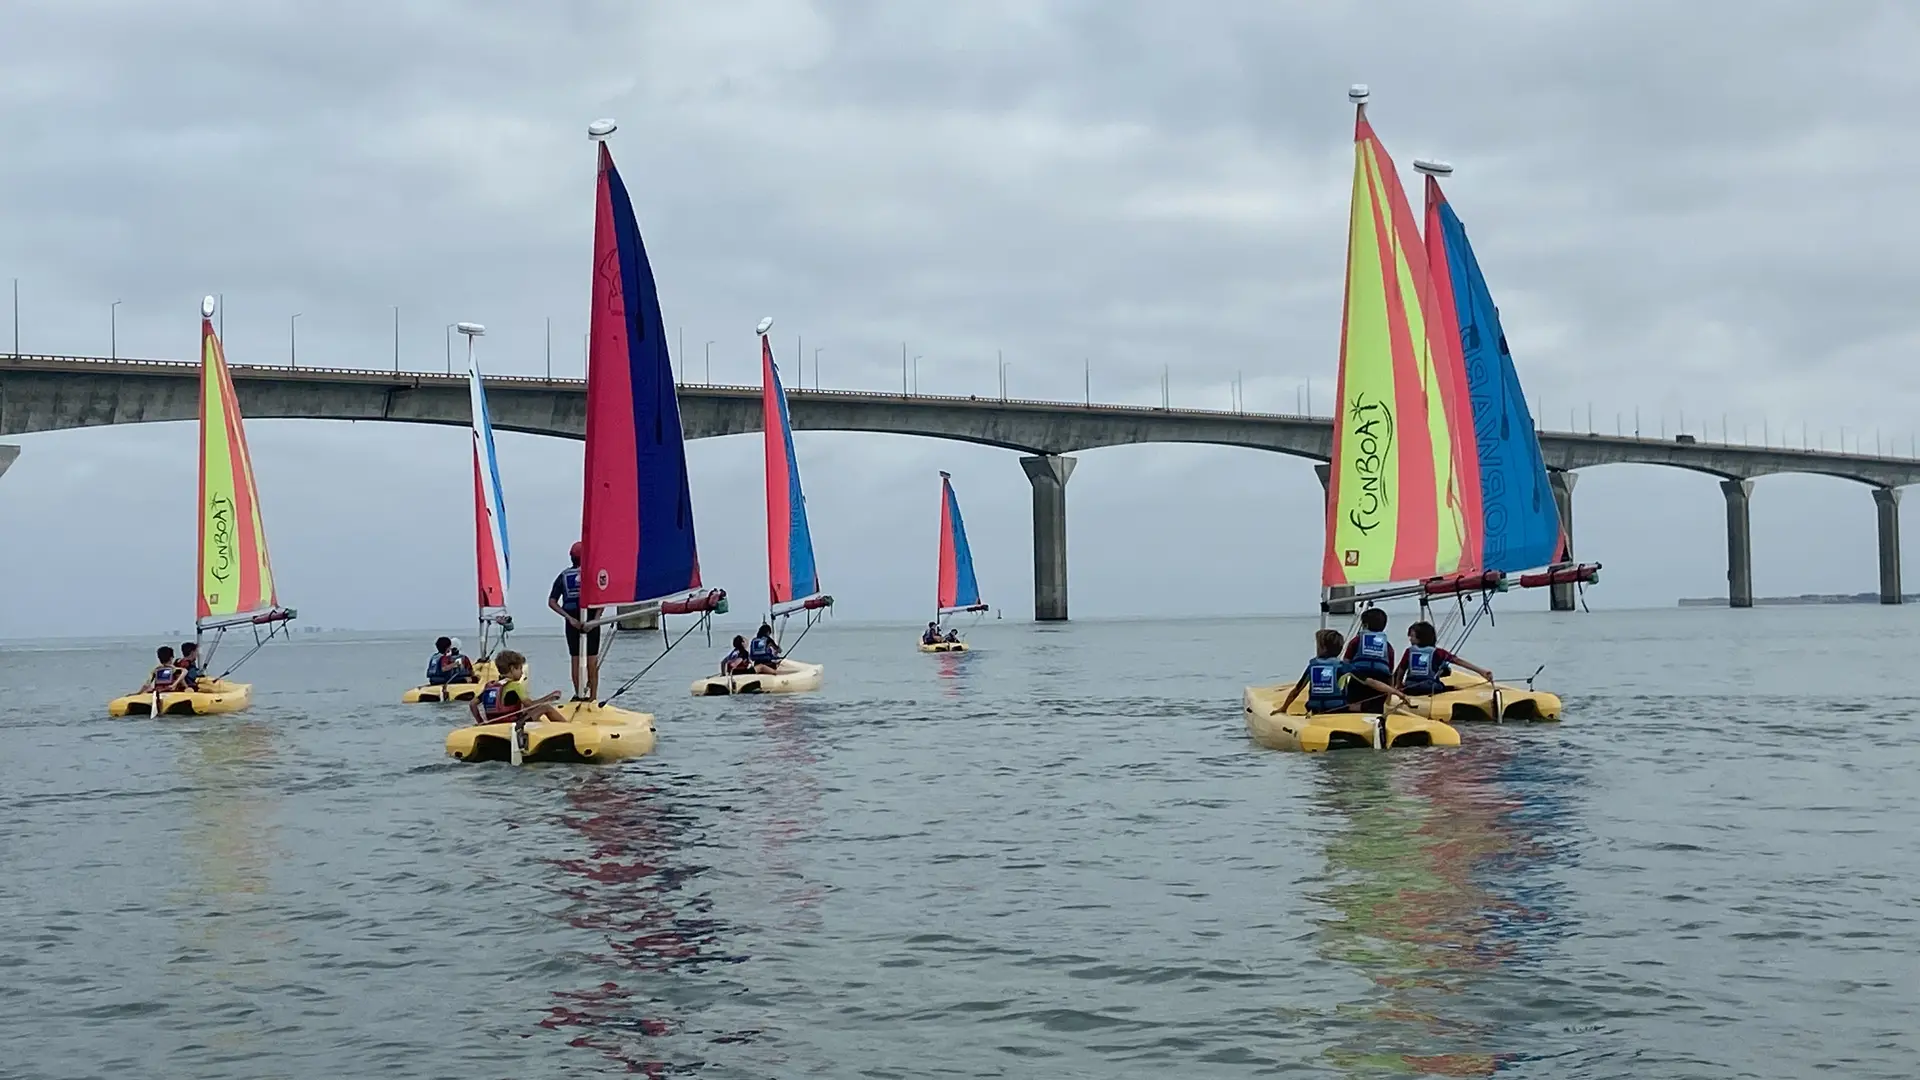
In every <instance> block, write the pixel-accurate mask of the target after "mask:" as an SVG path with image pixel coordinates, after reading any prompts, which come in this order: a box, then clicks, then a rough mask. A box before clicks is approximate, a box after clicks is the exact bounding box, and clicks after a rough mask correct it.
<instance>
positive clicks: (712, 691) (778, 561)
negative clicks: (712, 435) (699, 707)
mask: <svg viewBox="0 0 1920 1080" xmlns="http://www.w3.org/2000/svg"><path fill="white" fill-rule="evenodd" d="M772 328H773V320H772V319H771V318H766V319H761V320H760V325H759V326H758V327H757V328H756V332H757V333H758V334H759V335H760V380H761V390H760V402H761V414H762V415H761V420H762V423H761V428H762V434H763V439H762V441H763V442H764V443H765V446H766V463H767V470H766V471H767V603H768V605H769V607H768V614H767V621H768V622H769V623H772V622H774V621H776V620H777V621H779V623H780V625H781V626H783V627H784V626H785V624H786V619H787V617H789V616H791V615H793V614H795V613H799V614H801V615H802V616H803V617H804V618H805V619H806V628H805V629H803V630H802V631H801V632H800V637H801V638H804V637H806V631H807V630H811V629H813V625H814V622H815V620H816V619H817V618H818V616H819V613H820V612H822V611H825V610H826V609H827V608H830V607H832V606H833V597H831V596H828V595H827V594H826V593H823V592H821V591H820V572H819V569H818V567H817V566H815V564H814V561H813V533H812V532H811V531H810V530H809V529H808V528H807V497H806V495H805V494H803V493H802V492H801V490H800V462H799V460H798V459H797V458H795V457H794V453H793V420H792V417H790V416H789V415H788V413H787V392H786V390H785V388H783V387H782V386H781V385H780V369H779V367H778V366H777V365H775V364H774V362H773V345H772V343H771V342H769V341H768V340H767V331H768V330H771V329H772ZM793 644H794V645H798V644H799V641H798V640H796V641H795V642H794V643H793ZM825 679H826V668H825V667H824V666H823V665H820V664H808V663H803V662H801V661H798V660H794V659H792V658H791V657H785V656H783V657H781V659H780V663H779V665H778V666H777V667H775V668H774V670H773V671H771V672H750V673H747V674H740V675H729V674H725V673H721V674H718V675H709V676H707V677H706V678H703V679H695V680H694V681H693V696H694V697H723V696H727V695H731V694H798V693H805V692H806V691H809V690H818V689H820V685H821V683H822V682H823V681H825Z"/></svg>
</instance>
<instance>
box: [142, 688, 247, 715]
mask: <svg viewBox="0 0 1920 1080" xmlns="http://www.w3.org/2000/svg"><path fill="white" fill-rule="evenodd" d="M153 697H154V696H153V695H152V694H128V695H127V696H125V697H117V698H114V699H113V700H112V701H109V702H107V715H108V716H115V717H119V716H152V715H154V709H153ZM251 704H253V684H252V683H237V682H224V681H222V680H220V679H201V680H200V688H199V689H198V690H180V691H175V692H173V693H167V694H161V695H160V715H161V716H216V715H218V714H220V713H233V712H239V711H240V710H241V709H244V708H246V707H247V706H248V705H251Z"/></svg>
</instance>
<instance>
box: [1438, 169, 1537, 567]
mask: <svg viewBox="0 0 1920 1080" xmlns="http://www.w3.org/2000/svg"><path fill="white" fill-rule="evenodd" d="M1426 197H1427V251H1428V259H1429V262H1430V264H1431V266H1432V270H1433V277H1434V284H1435V288H1434V292H1435V294H1436V297H1437V298H1438V304H1437V306H1438V307H1439V308H1441V309H1442V310H1443V312H1444V314H1445V317H1446V318H1447V320H1448V322H1449V324H1450V329H1451V331H1452V341H1453V343H1454V346H1455V348H1456V349H1457V356H1458V358H1459V360H1458V362H1459V372H1460V379H1461V382H1462V383H1463V386H1464V389H1463V391H1462V396H1463V397H1464V398H1465V399H1466V400H1467V402H1468V406H1467V412H1468V413H1469V414H1470V415H1469V417H1468V418H1467V419H1466V420H1465V421H1463V422H1461V423H1460V424H1459V425H1458V426H1457V427H1456V433H1457V434H1459V435H1462V436H1464V437H1467V438H1469V439H1470V440H1471V442H1470V446H1471V451H1472V456H1471V461H1472V466H1471V469H1470V470H1468V471H1469V472H1470V474H1471V475H1472V478H1473V481H1474V482H1473V483H1472V484H1471V485H1469V486H1470V488H1471V489H1472V490H1473V491H1474V492H1475V494H1476V495H1477V497H1478V501H1477V502H1476V504H1475V505H1473V506H1472V507H1471V508H1470V511H1471V512H1473V513H1474V514H1475V521H1476V522H1477V524H1478V525H1479V529H1480V545H1481V560H1480V565H1481V566H1483V567H1484V568H1485V569H1487V570H1500V571H1505V572H1509V573H1511V572H1514V571H1520V570H1530V569H1533V568H1534V567H1539V566H1545V565H1547V564H1549V563H1553V562H1556V561H1558V560H1559V559H1560V558H1562V556H1563V552H1562V534H1561V528H1560V512H1559V508H1558V506H1557V505H1556V504H1555V503H1554V500H1553V492H1552V489H1551V488H1550V487H1549V486H1548V482H1547V465H1546V459H1545V457H1544V456H1543V455H1542V454H1541V452H1540V440H1539V436H1538V435H1537V434H1535V432H1534V426H1533V416H1532V414H1531V413H1530V412H1529V411H1528V409H1527V399H1526V394H1525V392H1524V391H1523V390H1522V389H1521V387H1520V376H1519V374H1518V372H1517V371H1516V370H1515V368H1514V364H1513V356H1512V354H1511V353H1510V352H1509V351H1508V349H1507V338H1506V334H1505V332H1504V331H1503V330H1502V329H1501V326H1500V312H1499V309H1498V308H1497V307H1496V306H1495V305H1494V303H1493V296H1492V294H1491V293H1490V292H1489V290H1488V288H1487V281H1486V278H1485V276H1484V275H1483V274H1482V273H1481V270H1480V262H1479V260H1478V259H1477V258H1476V257H1475V256H1474V253H1473V246H1472V245H1471V244H1470V243H1468V241H1467V230H1466V226H1464V225H1463V224H1461V222H1460V218H1459V215H1457V214H1455V213H1454V210H1453V207H1452V206H1451V205H1449V204H1448V202H1447V197H1446V194H1445V192H1443V191H1442V190H1441V188H1440V184H1439V182H1438V181H1437V180H1435V179H1434V178H1433V177H1431V176H1429V177H1428V178H1427V185H1426Z"/></svg>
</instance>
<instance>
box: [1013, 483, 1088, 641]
mask: <svg viewBox="0 0 1920 1080" xmlns="http://www.w3.org/2000/svg"><path fill="white" fill-rule="evenodd" d="M1075 461H1076V459H1074V458H1070V457H1063V456H1061V455H1059V454H1043V455H1041V456H1039V457H1023V458H1021V459H1020V467H1021V468H1022V469H1025V470H1026V472H1027V482H1028V483H1030V484H1032V485H1033V618H1034V621H1035V622H1065V621H1066V618H1067V477H1069V476H1072V475H1073V466H1074V464H1075Z"/></svg>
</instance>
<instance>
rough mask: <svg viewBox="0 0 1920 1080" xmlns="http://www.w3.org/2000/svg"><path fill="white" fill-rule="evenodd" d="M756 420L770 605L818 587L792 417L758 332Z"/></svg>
mask: <svg viewBox="0 0 1920 1080" xmlns="http://www.w3.org/2000/svg"><path fill="white" fill-rule="evenodd" d="M760 377H761V398H760V401H761V420H762V423H763V425H764V430H765V433H766V439H765V441H766V451H767V592H768V601H769V602H770V603H771V604H773V605H774V606H775V607H778V606H780V605H781V604H790V603H792V602H794V601H796V600H803V599H805V598H806V597H809V596H813V595H814V594H816V593H818V592H819V591H820V574H819V571H818V570H816V569H815V567H814V562H813V534H812V533H811V532H810V531H809V530H808V529H807V497H806V496H805V495H804V494H802V493H801V491H800V462H799V461H798V460H797V459H796V458H795V457H794V455H793V421H792V419H791V418H790V417H789V416H788V415H787V392H786V390H785V389H784V388H783V387H782V386H781V385H780V369H779V368H778V367H776V366H775V365H774V362H773V346H772V345H771V344H769V343H768V341H767V335H765V334H761V335H760Z"/></svg>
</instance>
